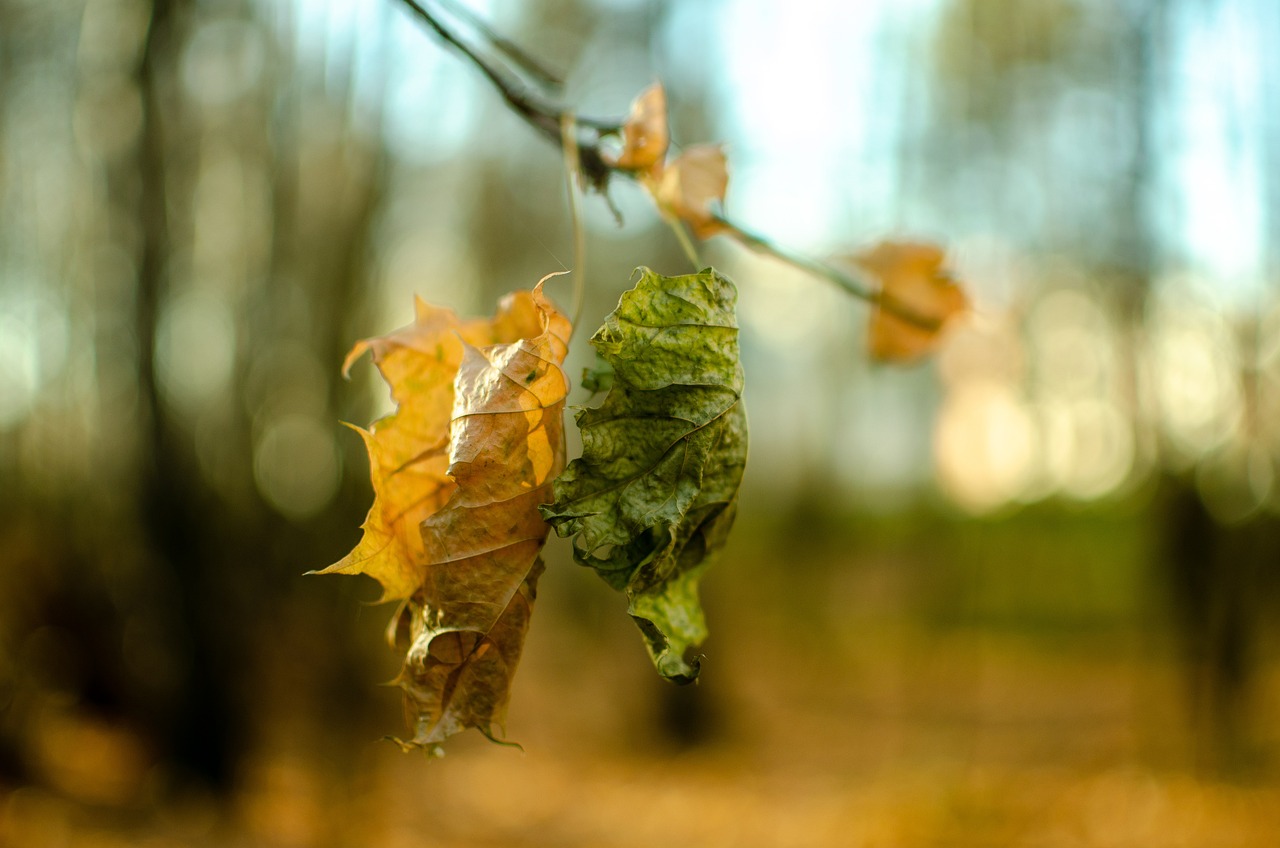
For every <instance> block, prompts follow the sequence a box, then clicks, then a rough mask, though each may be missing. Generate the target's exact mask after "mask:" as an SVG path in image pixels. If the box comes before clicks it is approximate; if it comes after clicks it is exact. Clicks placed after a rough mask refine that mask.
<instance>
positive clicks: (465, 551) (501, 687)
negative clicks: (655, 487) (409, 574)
mask: <svg viewBox="0 0 1280 848" xmlns="http://www.w3.org/2000/svg"><path fill="white" fill-rule="evenodd" d="M533 297H534V300H535V303H536V304H537V307H538V309H539V311H540V313H541V319H542V328H541V332H540V333H539V334H538V335H536V336H532V337H528V338H523V339H521V340H519V341H517V342H514V343H511V344H497V345H492V346H490V347H486V348H483V349H480V348H475V347H471V346H468V347H467V348H466V351H465V353H464V355H463V359H462V363H461V365H460V366H459V369H458V373H457V377H456V379H455V381H454V385H455V387H456V389H457V392H456V395H455V399H454V406H453V422H452V427H451V430H450V440H449V468H448V475H449V477H450V478H451V479H452V480H453V481H454V482H456V484H457V488H456V489H455V490H454V492H453V494H452V495H451V496H450V498H449V500H448V502H447V503H446V504H445V505H444V506H443V507H442V508H441V509H440V510H439V511H438V512H436V513H434V514H433V515H430V516H428V517H427V519H426V520H425V521H424V522H423V524H422V538H423V543H424V560H425V564H426V575H425V578H424V580H423V582H422V586H421V588H420V589H419V590H418V591H417V592H415V593H414V595H413V596H412V597H411V598H410V599H409V603H408V606H407V608H406V610H405V615H407V617H408V625H409V638H410V645H409V650H408V654H407V656H406V658H405V665H404V669H403V671H402V672H401V675H400V679H399V683H400V686H401V687H402V688H403V689H404V690H405V706H406V710H407V712H408V714H409V718H410V723H411V726H412V727H413V730H414V735H413V738H412V740H411V744H413V745H420V746H425V747H428V748H431V749H432V750H436V749H437V746H438V745H439V743H440V742H442V741H444V740H445V739H446V738H448V737H449V736H451V735H453V734H455V733H457V732H459V731H461V730H463V729H466V728H468V727H475V728H478V729H479V730H480V731H481V732H483V733H484V734H485V735H486V736H489V737H490V738H494V737H495V735H496V734H495V731H494V726H495V725H497V726H498V727H499V728H500V727H501V726H502V724H503V721H504V719H505V716H506V706H507V698H508V695H509V692H510V683H511V678H512V676H513V675H514V673H515V669H516V664H517V662H518V661H519V659H520V653H521V649H522V648H523V646H524V637H525V633H526V632H527V630H528V626H529V617H530V614H531V613H532V609H533V601H534V597H535V590H536V584H537V580H538V576H539V575H540V574H541V573H542V567H543V566H542V560H541V558H540V557H539V552H540V551H541V549H542V545H543V543H544V542H545V541H546V538H547V532H548V530H549V527H548V526H547V524H546V522H544V521H543V519H542V516H541V515H540V513H539V512H538V507H539V506H540V505H542V504H545V503H549V502H550V501H551V500H552V491H551V482H552V480H553V479H554V478H555V477H556V475H558V474H559V473H560V471H561V470H562V469H563V468H564V462H565V446H564V402H565V396H566V395H567V394H568V391H569V381H568V379H567V378H566V377H565V374H564V371H563V370H562V369H561V365H562V363H563V362H564V357H565V353H566V352H567V350H568V339H569V321H568V319H567V318H565V317H564V316H563V315H562V314H560V313H559V312H558V311H557V310H556V309H555V307H554V306H552V305H551V303H550V302H549V301H547V300H546V299H545V298H544V297H543V295H542V284H541V283H539V284H538V287H537V288H535V289H534V293H533Z"/></svg>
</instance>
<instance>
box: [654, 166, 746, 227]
mask: <svg viewBox="0 0 1280 848" xmlns="http://www.w3.org/2000/svg"><path fill="white" fill-rule="evenodd" d="M728 186H729V172H728V168H727V166H726V163H725V156H724V150H723V149H721V147H720V145H718V144H695V145H691V146H690V147H686V148H685V149H684V152H682V153H681V154H680V155H679V156H677V157H676V158H675V159H673V160H672V161H671V162H670V163H668V164H667V166H666V168H664V169H663V171H662V173H661V175H660V176H658V178H657V180H656V184H654V183H650V184H649V188H650V191H651V192H652V193H653V196H654V199H655V200H656V201H657V203H658V206H659V207H660V208H661V209H664V210H665V211H666V212H668V213H669V214H671V215H674V216H675V217H677V218H679V219H680V220H682V221H684V222H685V223H687V224H688V225H689V226H690V227H691V228H692V229H693V234H694V235H695V236H697V237H698V238H700V239H705V238H710V237H711V236H713V235H715V234H716V233H720V232H724V231H725V230H726V229H727V228H726V227H725V226H724V224H722V223H720V221H718V220H717V219H716V212H717V209H716V207H717V206H720V205H723V203H724V193H725V190H726V189H727V188H728Z"/></svg>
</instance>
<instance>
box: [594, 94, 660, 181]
mask: <svg viewBox="0 0 1280 848" xmlns="http://www.w3.org/2000/svg"><path fill="white" fill-rule="evenodd" d="M670 144H671V134H670V131H669V130H668V129H667V93H666V91H665V90H664V89H663V87H662V83H660V82H655V83H654V84H653V85H651V86H649V87H648V88H646V89H645V90H644V91H642V92H640V93H639V94H638V95H636V99H635V100H633V101H631V113H630V114H629V115H627V120H626V121H625V122H624V123H623V125H622V150H621V151H620V152H619V153H618V156H617V158H616V159H613V160H612V161H610V163H609V164H611V165H613V166H615V167H617V168H624V169H626V170H628V171H656V170H660V169H661V168H662V161H663V160H664V159H665V158H666V156H667V147H668V146H669V145H670Z"/></svg>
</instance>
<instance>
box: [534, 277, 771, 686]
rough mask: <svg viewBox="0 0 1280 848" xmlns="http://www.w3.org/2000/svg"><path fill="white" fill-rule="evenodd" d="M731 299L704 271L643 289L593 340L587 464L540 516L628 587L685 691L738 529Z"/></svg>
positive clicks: (739, 420)
mask: <svg viewBox="0 0 1280 848" xmlns="http://www.w3.org/2000/svg"><path fill="white" fill-rule="evenodd" d="M736 297H737V294H736V291H735V289H734V287H733V284H732V283H730V282H729V281H728V280H727V279H725V278H724V277H722V276H721V275H719V274H718V273H716V272H715V271H713V270H711V269H707V270H705V271H702V272H701V273H698V274H690V275H687V276H682V277H663V276H661V275H659V274H655V273H654V272H653V271H650V270H649V269H647V268H642V269H640V281H639V282H638V283H637V284H636V286H635V288H633V289H631V290H630V291H628V292H626V293H625V294H623V296H622V299H621V301H620V302H619V304H618V308H617V309H615V310H614V311H613V313H612V314H610V315H609V317H608V318H607V319H606V320H605V324H604V326H603V327H601V328H600V329H599V330H598V331H597V332H596V334H595V335H594V336H593V337H592V338H591V344H592V345H593V346H594V347H595V349H596V352H597V354H598V355H599V357H600V358H601V359H602V360H603V361H604V363H605V365H606V366H607V369H608V371H609V372H611V376H610V377H609V378H608V379H607V380H602V381H601V382H602V384H607V385H608V386H609V390H608V394H607V395H606V396H605V398H604V401H603V402H602V403H601V404H600V405H599V406H597V407H592V408H588V409H583V410H580V411H579V412H578V413H577V416H576V420H577V423H578V426H579V428H580V430H581V431H582V443H583V448H582V457H581V458H579V459H575V460H574V461H573V462H571V463H570V464H569V467H568V468H566V469H565V471H564V473H563V474H561V475H560V477H559V478H558V479H557V480H556V481H555V495H556V499H555V502H554V503H553V504H551V505H550V506H547V507H543V509H542V513H543V515H544V516H545V517H546V518H547V520H548V521H549V522H550V523H551V525H552V526H553V527H555V529H556V532H557V533H558V534H559V535H561V536H566V537H567V536H575V537H576V538H574V543H573V549H574V558H575V559H576V560H577V561H578V562H579V563H580V564H582V565H586V566H590V567H591V568H594V569H595V570H596V571H597V572H598V573H599V574H600V576H601V577H602V578H603V579H604V580H605V582H607V583H608V584H609V585H610V586H612V587H613V588H615V589H618V590H620V591H624V592H625V593H626V596H627V600H628V612H629V613H630V614H631V616H632V618H633V619H634V620H635V621H636V624H637V625H639V627H640V630H641V632H642V634H643V635H644V638H645V644H646V646H647V647H648V649H649V653H650V656H651V657H652V659H653V662H654V665H655V666H656V667H657V669H658V672H659V673H660V674H662V676H664V677H666V678H668V679H671V680H674V681H676V682H681V683H687V682H689V681H691V680H693V679H695V678H696V677H697V675H698V660H697V659H696V658H689V657H687V654H689V653H690V652H691V651H692V650H693V649H695V648H697V647H698V646H699V645H700V644H701V643H702V641H703V640H704V639H705V638H706V635H707V632H706V624H705V622H704V619H703V614H702V609H701V606H700V605H699V602H698V592H697V590H698V581H699V579H700V578H701V576H702V574H703V572H704V571H705V569H706V567H707V565H708V564H709V563H710V561H711V558H712V556H713V555H714V554H715V553H716V552H717V551H718V550H719V549H720V548H721V547H722V546H723V544H724V541H725V538H726V536H727V534H728V532H729V528H730V526H731V525H732V523H733V517H734V512H735V508H736V506H737V498H738V486H739V483H740V482H741V480H742V471H743V468H744V466H745V463H746V453H747V421H746V414H745V411H744V409H743V405H742V366H741V363H740V362H739V358H738V326H737V320H736V317H735V314H734V303H735V300H736Z"/></svg>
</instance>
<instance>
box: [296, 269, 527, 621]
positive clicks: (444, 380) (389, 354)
mask: <svg viewBox="0 0 1280 848" xmlns="http://www.w3.org/2000/svg"><path fill="white" fill-rule="evenodd" d="M414 307H415V313H416V315H415V319H414V322H413V323H412V324H410V325H408V326H406V327H402V328H400V329H399V330H396V331H394V332H392V333H389V334H388V335H385V336H380V337H378V338H373V339H365V340H364V341H361V342H358V343H357V344H356V345H355V347H353V348H352V349H351V352H350V353H349V354H347V359H346V362H345V363H343V372H344V373H345V372H346V371H348V370H350V368H351V365H352V364H353V363H354V362H355V360H356V359H358V358H359V357H361V356H362V355H363V354H364V353H365V352H366V351H371V352H372V353H373V362H374V364H375V365H376V366H377V367H378V370H379V371H380V372H381V373H382V377H383V379H384V380H386V381H387V384H388V385H389V386H390V387H391V398H392V400H394V401H395V403H396V411H395V412H394V413H392V414H391V415H388V416H387V417H385V418H382V419H380V420H379V421H377V422H375V423H374V424H373V425H372V427H370V429H369V430H364V429H362V428H360V427H353V429H355V430H356V431H357V432H358V433H360V435H361V437H362V438H363V439H364V443H365V447H366V449H367V450H368V452H369V475H370V478H371V479H372V482H373V491H374V499H373V506H372V507H370V509H369V514H368V517H367V518H366V519H365V522H364V525H363V529H364V535H363V537H362V538H361V539H360V542H359V544H357V545H356V547H355V548H354V549H353V550H352V551H351V553H349V554H347V555H346V556H345V557H343V558H342V559H341V560H339V561H338V562H336V563H334V564H333V565H331V566H329V567H328V568H326V569H324V570H323V571H322V572H320V573H321V574H335V573H338V574H368V575H369V576H370V577H373V578H375V579H376V580H377V581H378V582H379V583H381V584H382V600H396V599H402V598H407V597H409V595H411V594H412V593H413V592H414V591H415V590H416V589H417V588H418V587H419V586H420V585H422V580H423V577H424V574H425V566H424V564H423V559H422V552H423V548H422V533H421V531H420V529H419V525H420V524H421V523H422V521H423V520H424V519H425V518H426V517H427V516H428V515H430V514H432V513H433V512H435V511H436V510H438V509H439V508H440V507H441V506H443V505H444V503H445V501H447V500H448V499H449V496H450V495H452V494H453V490H454V488H455V485H454V482H453V480H452V479H450V478H449V476H448V475H447V474H446V469H447V468H448V464H449V458H448V449H449V418H450V412H451V411H452V409H453V393H454V392H453V380H454V375H455V374H456V373H457V371H458V366H459V364H460V363H461V362H462V355H463V349H464V342H465V343H466V344H472V345H488V344H494V343H498V342H511V341H515V340H517V339H520V338H524V337H529V336H534V335H537V334H538V333H539V332H540V330H541V317H540V312H539V309H538V307H537V305H536V304H535V303H534V298H533V294H532V293H531V292H527V291H524V292H516V293H514V294H512V295H509V296H508V297H507V298H505V299H504V300H503V301H502V303H501V304H500V305H499V307H498V314H497V316H496V317H495V318H494V319H492V320H487V319H477V320H471V321H459V320H458V317H457V316H456V315H455V314H454V313H453V312H452V311H451V310H448V309H441V308H438V307H434V306H430V305H428V304H427V303H425V302H423V301H422V300H421V299H418V300H417V301H416V302H415V304H414Z"/></svg>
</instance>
